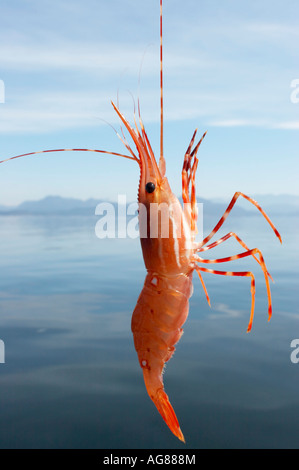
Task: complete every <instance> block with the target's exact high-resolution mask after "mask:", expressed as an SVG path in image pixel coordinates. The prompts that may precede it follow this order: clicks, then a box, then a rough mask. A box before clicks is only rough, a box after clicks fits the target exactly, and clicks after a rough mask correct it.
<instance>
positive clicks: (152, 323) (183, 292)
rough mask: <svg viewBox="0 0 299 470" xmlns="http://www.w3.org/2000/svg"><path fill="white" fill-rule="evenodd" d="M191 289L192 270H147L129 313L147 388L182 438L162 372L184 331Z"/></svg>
mask: <svg viewBox="0 0 299 470" xmlns="http://www.w3.org/2000/svg"><path fill="white" fill-rule="evenodd" d="M192 290H193V288H192V274H190V275H185V274H180V275H178V276H175V277H172V278H167V277H165V276H159V275H158V274H155V273H148V274H147V276H146V279H145V283H144V287H143V289H142V291H141V293H140V296H139V298H138V301H137V305H136V307H135V310H134V312H133V316H132V332H133V336H134V344H135V349H136V351H137V354H138V359H139V364H140V367H141V368H142V369H143V377H144V381H145V385H146V389H147V392H148V394H149V396H150V398H151V399H152V400H153V402H154V403H155V405H156V407H157V409H158V411H159V412H160V414H161V416H162V417H163V419H164V421H165V422H166V424H167V425H168V426H169V428H170V429H171V431H172V432H173V433H174V434H175V435H176V436H177V437H179V439H181V440H184V438H183V435H182V432H181V430H180V427H179V424H178V421H177V418H176V416H175V413H174V411H173V409H172V406H171V404H170V403H169V400H168V397H167V395H166V393H165V391H164V385H163V379H162V373H163V369H164V365H165V363H166V362H167V361H169V359H170V358H171V357H172V355H173V353H174V351H175V345H176V343H177V342H178V341H179V340H180V338H181V336H182V334H183V329H182V326H183V324H184V323H185V321H186V319H187V316H188V312H189V298H190V297H191V295H192Z"/></svg>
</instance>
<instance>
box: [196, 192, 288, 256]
mask: <svg viewBox="0 0 299 470" xmlns="http://www.w3.org/2000/svg"><path fill="white" fill-rule="evenodd" d="M239 196H242V197H244V199H247V201H249V202H251V204H253V205H254V206H255V207H256V208H257V209H258V210H259V211H260V212H261V214H262V215H263V216H264V217H265V219H266V220H267V222H268V223H269V225H270V226H271V228H272V229H273V231H274V233H275V235H276V236H277V238H278V239H279V241H280V243H282V240H281V236H280V234H279V232H278V230H277V229H276V228H275V226H274V224H273V223H272V222H271V220H270V218H269V217H268V216H267V214H266V213H265V212H264V210H263V209H262V208H261V206H260V205H259V204H258V203H257V202H256V201H255V200H254V199H252V198H251V197H249V196H246V194H243V193H241V192H239V191H238V192H236V193H235V194H234V196H233V198H232V200H231V202H230V203H229V205H228V207H227V209H226V211H225V212H224V214H223V216H222V217H221V219H220V220H219V222H218V223H217V224H216V225H215V227H214V228H213V230H212V231H211V233H210V234H209V235H208V236H207V237H206V238H205V239H204V240H203V241H202V242H201V243H199V244H198V248H200V247H202V246H204V245H206V244H207V243H208V241H209V240H211V238H212V237H213V236H214V235H215V233H216V232H218V230H219V229H220V227H221V226H222V225H223V223H224V221H225V220H226V218H227V216H228V214H229V213H230V211H231V210H232V208H233V207H234V205H235V203H236V201H237V199H238V197H239Z"/></svg>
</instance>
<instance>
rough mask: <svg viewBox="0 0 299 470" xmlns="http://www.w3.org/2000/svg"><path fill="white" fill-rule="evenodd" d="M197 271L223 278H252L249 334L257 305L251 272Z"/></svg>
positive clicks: (201, 269) (200, 269) (204, 269)
mask: <svg viewBox="0 0 299 470" xmlns="http://www.w3.org/2000/svg"><path fill="white" fill-rule="evenodd" d="M197 269H198V270H199V271H203V272H205V273H211V274H220V275H221V276H241V277H243V276H246V277H251V312H250V319H249V323H248V327H247V333H249V331H250V330H251V328H252V322H253V317H254V305H255V279H254V275H253V273H252V272H250V271H239V272H237V271H235V272H234V271H216V270H215V269H207V268H202V267H200V266H197Z"/></svg>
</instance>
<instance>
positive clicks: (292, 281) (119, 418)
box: [0, 214, 299, 449]
mask: <svg viewBox="0 0 299 470" xmlns="http://www.w3.org/2000/svg"><path fill="white" fill-rule="evenodd" d="M220 215H221V214H219V216H220ZM96 220H97V218H96V217H94V218H93V217H73V216H67V217H63V216H47V217H44V216H26V217H25V216H19V217H17V216H2V217H1V218H0V239H1V248H0V339H2V340H3V341H4V343H5V364H0V447H1V448H104V449H113V448H120V449H137V448H144V449H159V448H161V449H163V448H164V449H167V448H169V449H170V448H172V449H199V448H238V447H241V448H263V447H271V448H275V447H291V448H292V447H293V448H294V447H295V448H296V447H298V435H299V393H298V390H299V363H298V364H294V363H292V362H291V360H290V354H291V352H292V349H291V347H290V343H291V341H292V339H295V338H299V311H298V259H299V257H298V235H297V233H298V226H297V227H296V219H295V217H291V218H290V217H273V221H274V222H275V224H276V225H277V227H278V229H279V230H280V232H281V234H282V237H283V245H282V246H281V245H280V243H279V241H278V240H277V239H276V237H275V236H274V234H273V232H272V231H271V229H270V228H269V226H268V225H267V223H266V222H265V220H263V218H262V217H261V216H259V215H258V216H249V217H246V218H245V217H241V218H240V217H239V218H237V217H234V216H233V214H232V216H231V218H230V219H229V220H228V221H227V223H226V224H225V228H224V229H223V230H222V231H221V233H219V236H220V235H224V234H225V233H227V232H228V231H229V230H234V231H236V232H237V233H238V234H239V235H240V236H241V237H242V238H243V239H244V241H246V242H247V244H248V245H249V246H250V247H251V248H254V247H259V248H260V249H261V250H262V251H263V254H264V257H265V260H266V263H267V265H268V270H269V271H270V273H271V274H272V276H273V278H274V280H275V283H274V284H273V283H271V288H272V296H273V317H272V320H271V322H270V323H268V322H267V296H266V288H265V283H264V278H263V274H262V272H261V270H260V267H259V266H258V264H257V263H256V262H255V261H254V260H253V259H250V258H247V259H245V260H242V261H235V262H234V263H230V264H229V265H222V266H221V268H219V269H227V268H228V266H229V269H230V270H234V269H235V270H244V269H246V270H249V269H250V270H252V271H253V272H254V274H255V275H256V281H257V292H256V311H255V320H254V324H253V329H252V332H251V333H250V334H246V327H247V323H248V320H249V313H250V282H249V280H248V279H237V278H229V277H223V276H214V275H210V274H206V275H205V276H204V279H205V281H206V285H207V288H208V291H209V294H210V298H211V302H212V308H209V307H208V305H207V302H206V299H205V296H204V293H203V290H202V288H201V285H200V283H199V281H198V279H196V278H194V294H193V297H192V298H191V301H190V314H189V318H188V320H187V322H186V324H185V327H184V331H185V333H184V335H183V337H182V339H181V341H180V343H179V344H178V346H177V351H176V353H175V355H174V357H173V358H172V359H171V361H170V362H169V363H168V365H167V368H166V372H165V374H164V381H165V389H166V392H167V393H168V395H169V397H170V400H171V403H172V404H173V406H174V408H175V411H176V413H177V416H178V419H179V421H180V425H181V428H182V431H183V433H184V435H185V438H186V442H187V443H186V445H184V444H182V443H180V442H179V441H178V440H177V439H176V438H175V437H174V436H173V435H172V434H171V432H170V431H169V430H168V428H167V427H166V425H165V424H164V422H163V421H162V418H161V417H160V415H159V414H158V412H157V411H156V409H155V407H154V405H153V404H152V402H151V400H150V399H149V397H148V396H147V393H146V390H145V387H144V383H143V377H142V372H141V369H140V367H139V365H138V361H137V355H136V352H135V350H134V346H133V339H132V335H131V331H130V321H131V315H132V311H133V309H134V307H135V304H136V300H137V297H138V295H139V292H140V290H141V288H142V285H143V280H144V276H145V270H144V266H143V261H142V255H141V250H140V246H139V240H138V239H137V240H127V239H125V240H119V239H112V240H108V239H106V240H99V239H98V238H96V236H95V232H94V226H95V223H96ZM216 222H217V219H214V218H213V219H212V218H209V217H207V218H206V219H205V221H204V229H205V231H206V232H208V230H209V229H212V227H213V224H215V223H216ZM241 251H242V249H241V247H239V245H238V244H237V243H236V241H234V240H230V241H228V242H226V243H225V244H223V245H222V246H219V247H217V249H215V250H213V251H211V252H209V257H210V258H217V257H221V256H229V255H231V254H235V253H239V252H241ZM218 267H219V265H218Z"/></svg>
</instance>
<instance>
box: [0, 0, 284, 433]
mask: <svg viewBox="0 0 299 470" xmlns="http://www.w3.org/2000/svg"><path fill="white" fill-rule="evenodd" d="M160 58H161V60H160V94H161V105H160V158H159V162H157V161H156V159H155V156H154V152H153V150H152V147H151V144H150V141H149V138H148V136H147V133H146V131H145V128H144V125H143V122H142V119H141V115H140V106H139V100H138V115H137V116H136V115H135V112H134V124H133V125H131V124H130V123H129V121H128V120H127V119H126V118H125V117H124V115H123V114H122V113H121V111H120V110H119V107H118V106H116V105H115V104H114V103H112V106H113V108H114V110H115V112H116V113H117V115H118V117H119V119H120V121H121V134H117V135H118V137H119V138H120V139H121V141H122V142H123V144H124V145H125V147H126V149H127V154H119V153H115V152H109V151H105V150H93V149H57V150H44V151H40V152H32V153H30V154H26V155H32V154H36V153H43V152H57V151H66V150H67V151H93V152H99V153H106V154H111V155H117V156H121V157H125V158H128V159H130V160H133V161H135V162H137V163H138V165H139V169H140V179H139V189H138V202H139V229H140V240H141V247H142V252H143V258H144V263H145V267H146V270H147V274H146V278H145V282H144V286H143V289H142V291H141V293H140V295H139V298H138V300H137V305H136V307H135V309H134V312H133V316H132V332H133V337H134V344H135V348H136V351H137V355H138V359H139V364H140V367H141V368H142V371H143V377H144V382H145V386H146V389H147V392H148V394H149V396H150V398H151V399H152V401H153V402H154V404H155V406H156V407H157V409H158V411H159V413H160V414H161V416H162V418H163V419H164V421H165V422H166V424H167V425H168V427H169V428H170V430H171V431H172V432H173V434H174V435H175V436H177V437H178V438H179V439H180V440H181V441H183V442H184V436H183V434H182V431H181V429H180V426H179V422H178V420H177V417H176V414H175V412H174V410H173V408H172V406H171V404H170V401H169V399H168V396H167V394H166V393H165V390H164V385H163V378H162V374H163V370H164V367H165V364H166V362H167V361H169V359H170V358H171V357H172V355H173V353H174V351H175V345H176V344H177V342H178V341H179V339H180V338H181V336H182V333H183V330H182V327H183V324H184V323H185V321H186V319H187V316H188V312H189V299H190V297H191V295H192V291H193V287H192V276H193V273H194V271H196V272H197V274H198V276H199V279H200V281H201V283H202V286H203V289H204V292H205V295H206V298H207V301H208V303H209V304H210V299H209V296H208V293H207V289H206V287H205V284H204V281H203V278H202V273H212V274H216V275H221V276H242V277H249V278H250V282H251V312H250V318H249V324H248V327H247V331H248V332H249V331H250V330H251V327H252V321H253V315H254V303H255V278H254V275H253V273H252V272H250V271H221V270H214V269H209V268H206V267H204V266H203V265H205V264H210V263H225V262H229V261H234V260H237V259H240V258H245V257H249V256H252V257H253V258H254V259H255V261H256V262H257V263H258V264H259V265H260V268H261V269H262V271H263V274H264V278H265V283H266V288H267V297H268V320H270V318H271V314H272V302H271V292H270V284H269V278H271V276H270V274H269V272H268V270H267V267H266V264H265V261H264V258H263V255H262V253H261V252H260V250H258V249H257V248H254V249H249V248H248V246H247V245H246V244H245V243H244V241H243V240H241V238H240V237H239V236H238V235H237V234H236V233H234V232H229V233H228V234H226V235H225V236H223V237H221V238H219V239H218V240H216V241H214V242H213V243H209V242H210V240H211V239H212V237H213V236H214V235H216V233H217V232H218V231H219V229H220V228H221V227H222V225H223V223H224V221H225V219H226V218H227V216H228V215H229V213H230V211H231V210H232V208H233V206H234V205H235V203H236V201H237V199H238V198H239V197H242V198H245V199H246V200H247V201H249V203H251V204H253V205H254V206H255V207H256V209H257V210H259V211H260V213H261V214H262V215H263V216H264V217H265V219H266V220H267V222H268V223H269V225H270V227H271V228H272V229H273V231H274V233H275V235H276V236H277V237H278V239H279V240H280V242H281V237H280V234H279V233H278V231H277V229H276V228H275V227H274V225H273V223H272V222H271V220H270V219H269V217H268V216H267V215H266V213H265V212H264V211H263V209H262V208H261V207H260V206H259V205H258V203H257V202H256V201H255V200H253V199H252V198H250V197H249V196H246V195H245V194H243V193H241V192H236V193H235V194H234V196H233V198H232V200H231V202H230V203H229V205H228V207H227V209H226V211H225V212H224V214H223V215H222V217H221V218H220V220H219V221H218V223H217V224H216V225H215V227H214V228H213V230H212V231H211V232H210V234H209V235H208V236H206V237H205V238H204V239H203V240H202V241H201V242H197V241H196V234H197V201H196V194H195V175H196V170H197V166H198V158H197V154H198V150H199V147H200V144H201V143H202V141H203V139H204V137H205V135H206V133H204V134H203V136H202V138H201V139H200V140H199V142H198V143H195V139H196V133H197V131H195V132H194V134H193V136H192V138H191V141H190V144H189V146H188V148H187V150H186V153H185V156H184V162H183V169H182V199H183V205H181V203H180V202H179V200H178V198H177V197H176V196H175V195H174V194H173V192H172V191H171V189H170V185H169V183H168V180H167V178H166V176H165V174H166V164H165V159H164V155H163V73H162V72H163V68H162V0H160ZM124 129H126V131H127V132H128V134H129V136H130V138H131V139H132V142H133V144H134V147H135V150H133V148H132V147H133V145H132V143H131V144H130V143H129V142H128V141H127V139H126V137H125V132H124ZM21 156H24V155H18V156H16V157H11V158H10V159H13V158H19V157H21ZM10 159H7V160H10ZM7 160H3V161H2V162H0V163H3V162H4V161H7ZM232 237H233V238H235V240H236V241H237V243H239V245H240V247H241V248H242V250H241V252H240V253H238V254H236V255H234V256H229V257H226V258H219V259H204V258H202V257H201V256H200V254H201V253H203V252H205V251H208V250H211V249H212V248H214V247H216V246H218V245H219V244H221V243H224V242H225V241H226V240H228V239H229V238H232Z"/></svg>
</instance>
